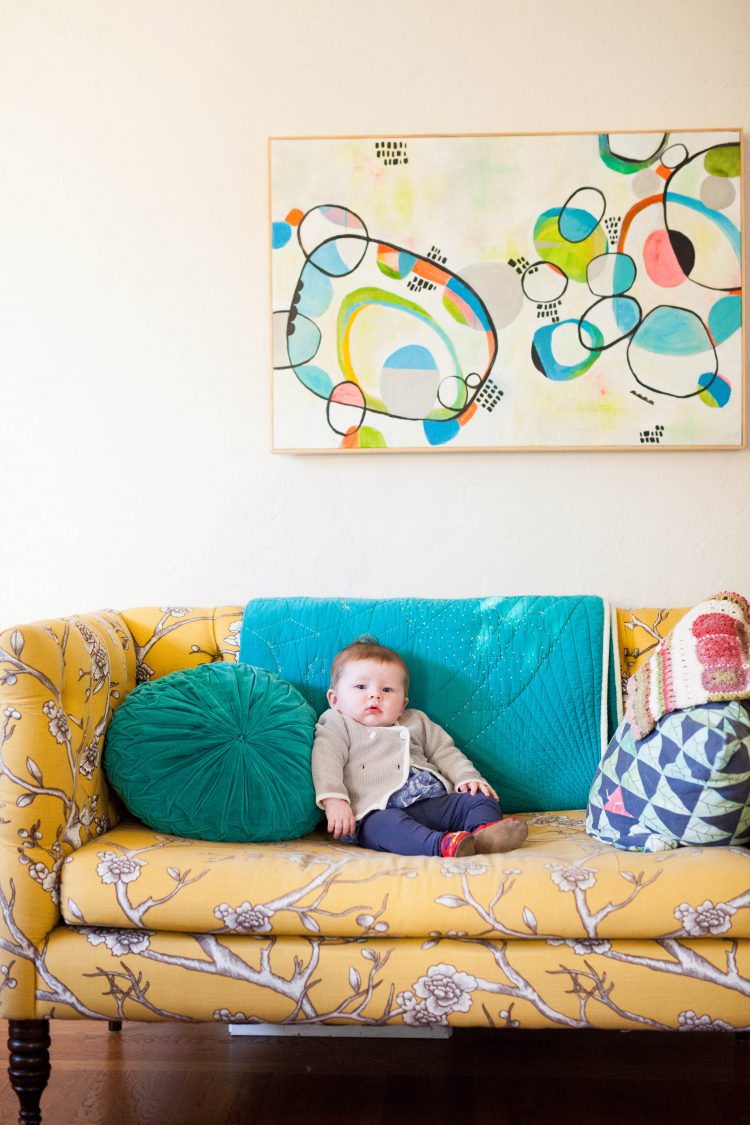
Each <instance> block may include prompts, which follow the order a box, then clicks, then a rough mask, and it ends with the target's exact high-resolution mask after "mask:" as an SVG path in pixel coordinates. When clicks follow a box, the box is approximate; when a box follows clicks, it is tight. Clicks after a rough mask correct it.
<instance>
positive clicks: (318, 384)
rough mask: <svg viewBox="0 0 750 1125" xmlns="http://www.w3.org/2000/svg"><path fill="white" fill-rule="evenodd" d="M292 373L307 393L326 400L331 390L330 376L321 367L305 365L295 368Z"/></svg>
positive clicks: (311, 364) (312, 364) (310, 364)
mask: <svg viewBox="0 0 750 1125" xmlns="http://www.w3.org/2000/svg"><path fill="white" fill-rule="evenodd" d="M294 372H295V374H296V376H297V378H298V379H299V381H300V382H301V383H302V384H304V386H306V387H307V389H308V391H312V393H313V394H314V395H319V396H320V398H328V396H329V395H330V393H331V391H332V390H333V380H332V379H331V376H330V375H329V374H328V372H327V371H324V370H323V368H322V367H316V366H315V364H314V363H305V364H303V365H302V366H301V367H295V369H294Z"/></svg>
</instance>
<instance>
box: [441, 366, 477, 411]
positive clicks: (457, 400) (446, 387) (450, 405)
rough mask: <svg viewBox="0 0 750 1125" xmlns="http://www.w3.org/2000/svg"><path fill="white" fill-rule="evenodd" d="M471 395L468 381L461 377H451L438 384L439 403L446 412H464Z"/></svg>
mask: <svg viewBox="0 0 750 1125" xmlns="http://www.w3.org/2000/svg"><path fill="white" fill-rule="evenodd" d="M468 395H469V388H468V386H467V381H466V380H465V379H462V378H461V376H460V375H449V376H448V377H447V378H446V379H443V380H442V382H441V383H439V384H438V389H437V396H438V402H439V403H440V405H441V406H444V407H445V408H446V410H455V411H457V412H458V411H460V410H463V408H464V406H466V401H467V399H468Z"/></svg>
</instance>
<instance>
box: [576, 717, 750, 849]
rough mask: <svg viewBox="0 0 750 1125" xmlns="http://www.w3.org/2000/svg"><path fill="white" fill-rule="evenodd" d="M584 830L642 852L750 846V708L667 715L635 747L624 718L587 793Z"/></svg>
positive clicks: (637, 740)
mask: <svg viewBox="0 0 750 1125" xmlns="http://www.w3.org/2000/svg"><path fill="white" fill-rule="evenodd" d="M586 831H587V832H588V833H589V834H590V835H592V836H596V837H597V839H599V840H602V841H603V842H604V843H606V844H614V846H615V847H616V848H624V849H626V850H628V851H641V852H659V851H666V850H668V849H670V848H676V847H679V846H680V845H696V844H697V845H705V844H748V843H750V703H749V702H748V701H747V700H745V701H743V702H741V701H739V700H731V701H730V702H728V703H704V704H701V705H700V706H699V707H688V708H686V709H685V710H684V711H671V712H670V713H669V714H667V715H664V716H663V717H662V718H661V719H660V720H659V722H658V723H657V724H656V728H655V729H654V730H653V731H652V732H651V733H650V734H649V735H647V736H646V738H643V739H640V740H639V739H636V738H635V737H634V735H633V732H632V730H631V728H630V724H629V723H628V722H627V721H626V720H625V719H623V720H622V722H621V723H620V725H619V727H618V728H617V730H616V731H615V734H614V736H613V738H612V741H611V742H610V744H609V746H608V747H607V749H606V751H605V752H604V757H603V758H602V761H601V764H600V765H599V768H598V769H597V771H596V776H595V777H594V781H593V784H592V786H591V792H590V793H589V803H588V809H587V815H586Z"/></svg>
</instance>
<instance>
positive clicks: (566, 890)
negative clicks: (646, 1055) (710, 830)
mask: <svg viewBox="0 0 750 1125" xmlns="http://www.w3.org/2000/svg"><path fill="white" fill-rule="evenodd" d="M523 819H525V820H526V821H527V822H528V825H529V837H528V840H527V842H526V843H525V844H524V846H523V847H522V848H519V849H517V850H516V851H514V852H510V853H507V854H503V855H497V856H478V857H473V858H470V859H464V860H437V859H433V858H426V857H418V856H397V855H391V854H385V853H378V852H372V851H369V850H366V849H362V848H356V847H352V846H346V845H342V844H337V843H335V842H333V841H332V840H330V838H328V837H327V836H326V834H325V833H323V832H319V833H316V834H313V835H311V836H307V837H305V838H304V839H302V840H294V841H290V842H287V843H279V844H240V845H238V844H220V843H219V844H212V843H205V842H203V841H199V840H186V839H181V838H178V837H172V836H166V835H163V834H159V833H157V832H153V831H151V830H150V829H148V828H146V827H144V826H143V825H141V824H139V823H137V822H134V821H125V822H122V823H120V824H119V825H118V826H117V827H116V828H114V829H113V830H111V831H110V832H108V833H106V834H105V835H103V836H101V837H99V838H98V839H95V840H92V841H90V842H89V843H87V844H85V845H84V846H83V847H81V848H79V849H78V850H77V851H75V852H73V853H72V854H71V855H69V856H68V857H67V858H66V860H65V862H64V864H63V866H62V887H61V896H60V906H61V910H62V913H63V917H64V919H65V921H66V922H67V923H68V924H69V925H71V926H76V927H105V928H112V929H116V930H127V929H148V930H151V931H157V930H158V931H164V932H167V931H169V932H172V933H176V932H183V933H194V934H210V933H213V934H222V935H224V936H226V937H233V936H241V935H253V936H258V937H266V936H268V937H271V936H278V937H309V936H311V935H319V936H321V937H325V938H359V939H373V938H378V937H384V938H396V937H399V938H400V937H404V938H412V937H413V938H420V939H422V940H424V939H425V937H426V936H429V937H430V938H437V937H441V938H446V937H455V936H460V937H466V938H470V939H471V938H480V939H486V938H503V937H505V938H513V939H529V938H538V939H597V940H603V939H628V940H631V939H651V940H653V939H662V938H687V939H702V938H716V937H721V938H722V939H727V938H728V939H731V938H746V937H749V936H750V910H748V906H750V891H748V889H747V888H748V885H749V884H750V852H749V851H747V850H746V849H742V848H723V847H705V848H699V847H696V848H682V849H679V850H677V851H672V852H661V853H656V854H642V853H633V852H623V851H618V850H616V849H615V848H613V847H611V846H609V845H606V844H602V843H600V842H598V841H597V840H594V839H592V838H591V837H590V836H588V835H587V834H586V832H585V830H584V814H583V812H580V811H568V812H553V813H531V814H527V815H526V816H525V817H524V818H523Z"/></svg>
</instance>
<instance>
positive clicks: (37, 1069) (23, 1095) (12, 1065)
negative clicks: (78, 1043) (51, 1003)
mask: <svg viewBox="0 0 750 1125" xmlns="http://www.w3.org/2000/svg"><path fill="white" fill-rule="evenodd" d="M49 1042H50V1040H49V1020H9V1021H8V1054H9V1064H8V1074H9V1075H10V1084H11V1086H12V1087H13V1089H14V1090H15V1091H16V1093H17V1094H18V1100H19V1102H20V1103H21V1109H20V1112H19V1114H18V1125H39V1123H40V1122H41V1120H42V1114H41V1111H40V1109H39V1101H40V1099H41V1097H42V1093H43V1091H44V1087H45V1086H46V1085H47V1081H48V1079H49V1074H50V1062H49Z"/></svg>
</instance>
